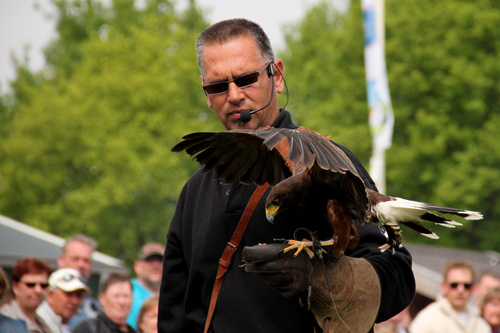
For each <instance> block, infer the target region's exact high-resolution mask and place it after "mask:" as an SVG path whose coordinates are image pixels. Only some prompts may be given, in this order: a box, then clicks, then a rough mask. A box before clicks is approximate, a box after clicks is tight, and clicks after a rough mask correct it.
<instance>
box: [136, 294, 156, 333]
mask: <svg viewBox="0 0 500 333" xmlns="http://www.w3.org/2000/svg"><path fill="white" fill-rule="evenodd" d="M157 326H158V295H154V296H151V297H149V298H148V299H146V300H145V301H144V303H143V304H142V307H141V311H140V312H139V317H138V318H137V328H138V331H139V333H157V332H158V327H157Z"/></svg>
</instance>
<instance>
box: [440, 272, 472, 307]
mask: <svg viewBox="0 0 500 333" xmlns="http://www.w3.org/2000/svg"><path fill="white" fill-rule="evenodd" d="M473 287H474V281H473V280H472V273H471V272H470V271H469V270H468V269H466V268H454V269H451V270H450V271H449V272H448V274H447V277H446V279H445V281H444V282H443V283H442V284H441V291H442V292H443V295H444V296H445V297H446V298H447V299H448V301H449V302H450V303H451V305H452V306H453V308H454V309H455V310H457V311H463V310H465V306H466V304H467V301H468V300H469V298H470V297H471V296H472V292H473Z"/></svg>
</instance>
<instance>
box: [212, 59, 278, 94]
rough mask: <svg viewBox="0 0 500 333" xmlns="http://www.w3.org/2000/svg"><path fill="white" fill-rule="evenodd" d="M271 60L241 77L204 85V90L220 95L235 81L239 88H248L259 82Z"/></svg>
mask: <svg viewBox="0 0 500 333" xmlns="http://www.w3.org/2000/svg"><path fill="white" fill-rule="evenodd" d="M269 64H270V62H268V63H267V64H265V65H264V67H262V68H261V69H259V70H258V71H256V72H253V73H250V74H245V75H242V76H240V77H237V78H235V79H234V80H231V81H222V82H217V83H213V84H207V85H204V86H203V90H204V91H205V94H206V95H218V94H223V93H225V92H227V91H228V90H229V84H230V83H231V82H234V84H236V85H237V86H238V88H246V87H250V86H251V85H253V84H256V83H257V82H259V76H260V74H262V72H264V70H265V69H266V68H267V66H269Z"/></svg>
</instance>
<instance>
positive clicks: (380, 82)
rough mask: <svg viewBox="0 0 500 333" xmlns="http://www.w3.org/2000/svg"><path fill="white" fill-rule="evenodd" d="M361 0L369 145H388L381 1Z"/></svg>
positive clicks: (390, 121)
mask: <svg viewBox="0 0 500 333" xmlns="http://www.w3.org/2000/svg"><path fill="white" fill-rule="evenodd" d="M361 1H362V2H361V3H362V8H363V26H364V33H365V71H366V87H367V94H368V108H369V123H370V129H371V132H372V136H373V149H374V150H380V149H388V148H390V147H391V144H392V131H393V127H394V114H393V112H392V105H391V97H390V95H389V84H388V82H387V71H386V65H385V54H384V1H383V0H361Z"/></svg>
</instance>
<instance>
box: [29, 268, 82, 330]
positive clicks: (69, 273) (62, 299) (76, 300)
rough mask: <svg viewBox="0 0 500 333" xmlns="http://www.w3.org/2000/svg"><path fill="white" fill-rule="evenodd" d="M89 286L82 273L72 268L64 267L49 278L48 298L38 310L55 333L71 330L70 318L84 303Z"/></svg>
mask: <svg viewBox="0 0 500 333" xmlns="http://www.w3.org/2000/svg"><path fill="white" fill-rule="evenodd" d="M87 292H89V288H88V287H87V285H86V284H85V283H84V282H83V281H82V277H81V275H80V273H79V272H78V271H77V270H75V269H72V268H62V269H59V270H57V271H55V272H54V273H52V275H51V276H50V278H49V289H48V292H47V299H46V300H45V301H44V302H43V303H42V305H40V306H39V307H38V309H37V310H36V312H37V314H38V315H39V316H40V317H41V318H42V319H43V320H44V321H45V323H47V325H48V326H49V328H50V329H51V330H52V332H53V333H67V332H71V330H70V328H69V325H68V323H69V320H70V318H71V317H73V316H74V315H75V313H76V311H77V310H78V307H79V306H80V304H81V303H82V300H83V297H84V296H85V294H86V293H87Z"/></svg>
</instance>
